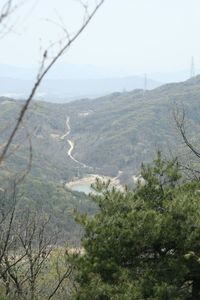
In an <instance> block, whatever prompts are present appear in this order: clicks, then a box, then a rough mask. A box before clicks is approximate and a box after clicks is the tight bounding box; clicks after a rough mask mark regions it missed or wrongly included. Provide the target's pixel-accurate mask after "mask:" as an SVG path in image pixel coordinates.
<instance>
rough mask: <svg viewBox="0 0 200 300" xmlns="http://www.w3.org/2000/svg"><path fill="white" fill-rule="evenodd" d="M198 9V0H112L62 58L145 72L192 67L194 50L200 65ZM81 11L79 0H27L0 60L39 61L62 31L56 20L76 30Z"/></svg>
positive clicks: (19, 63)
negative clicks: (42, 52)
mask: <svg viewBox="0 0 200 300" xmlns="http://www.w3.org/2000/svg"><path fill="white" fill-rule="evenodd" d="M16 2H18V1H17V0H16ZM89 3H91V5H92V3H93V4H94V3H95V1H91V0H90V1H89ZM199 11H200V2H199V0H190V1H188V0H168V1H161V0H148V1H147V0H135V1H133V0H107V1H105V4H104V5H103V7H102V8H101V9H100V10H99V12H98V13H97V15H96V16H95V18H94V20H93V21H92V23H91V24H90V25H89V26H88V28H87V29H86V30H85V32H84V33H83V34H82V35H81V37H80V38H79V40H78V41H77V42H76V43H75V44H73V46H72V47H71V49H70V50H69V51H68V53H66V54H65V56H63V57H62V62H67V63H70V64H81V65H84V64H88V65H94V66H97V67H101V68H110V69H118V70H120V68H121V69H123V70H125V72H127V74H140V73H146V72H147V73H149V72H150V73H151V72H173V71H180V70H185V69H189V64H190V58H191V56H194V57H195V66H196V68H199V67H200V41H199V39H198V31H199V30H198V29H199V28H200V18H199ZM82 14H83V11H82V9H81V6H80V3H79V2H78V1H76V0H67V1H66V0H57V1H56V2H55V1H53V0H48V1H47V0H43V1H35V0H28V1H26V2H25V3H24V4H23V5H22V7H20V9H19V10H18V11H17V12H16V13H15V15H14V17H13V16H12V17H11V20H10V22H11V23H13V22H14V24H15V26H14V27H13V28H14V30H13V32H10V33H9V34H8V35H6V36H5V37H4V38H3V39H1V41H0V43H1V56H0V64H9V65H16V66H23V67H29V66H33V67H36V66H37V65H38V64H39V58H40V54H41V50H40V49H41V48H42V49H45V47H47V46H48V44H49V42H50V41H55V40H57V39H59V38H60V37H61V36H62V34H63V32H61V30H60V28H59V26H57V25H56V24H55V23H59V24H61V23H62V25H63V26H64V27H66V28H67V29H68V30H69V32H72V31H74V30H75V29H77V28H78V27H79V26H80V24H81V21H82ZM47 19H48V21H47ZM61 20H62V21H61Z"/></svg>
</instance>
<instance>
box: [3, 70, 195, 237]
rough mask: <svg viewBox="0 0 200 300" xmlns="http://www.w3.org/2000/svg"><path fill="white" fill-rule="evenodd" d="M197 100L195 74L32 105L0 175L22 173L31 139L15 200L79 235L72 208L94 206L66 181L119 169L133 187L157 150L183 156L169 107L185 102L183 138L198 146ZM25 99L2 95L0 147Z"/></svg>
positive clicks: (121, 177)
mask: <svg viewBox="0 0 200 300" xmlns="http://www.w3.org/2000/svg"><path fill="white" fill-rule="evenodd" d="M199 100H200V77H199V76H197V77H195V78H193V79H191V80H188V81H186V82H182V83H176V84H168V85H164V86H162V87H160V88H157V89H155V90H152V91H146V92H145V94H144V92H143V91H142V90H135V91H133V92H128V93H115V94H112V95H108V96H107V97H102V98H98V99H96V100H89V99H85V100H81V101H76V102H72V103H68V104H50V103H47V102H33V103H32V104H31V106H30V108H29V110H28V112H27V114H26V118H25V120H24V122H23V124H22V125H21V128H20V130H19V131H18V134H17V136H16V138H15V140H14V141H13V144H12V147H11V148H10V153H9V156H8V158H7V159H6V161H5V162H4V163H3V164H2V165H1V169H0V174H1V176H2V178H5V176H6V177H8V176H11V175H12V176H13V175H15V174H17V176H19V175H20V174H21V173H23V172H24V170H26V169H27V165H28V162H29V154H30V141H31V144H32V154H33V160H32V167H31V171H30V174H29V176H28V178H27V179H26V181H25V182H24V183H23V184H22V186H20V189H19V195H20V203H21V204H19V205H21V207H26V206H27V207H35V208H36V209H37V210H39V211H44V212H46V213H48V214H49V215H51V216H52V223H51V224H52V225H51V226H55V228H57V229H58V231H60V232H64V234H63V236H64V235H65V236H66V235H67V236H68V237H69V236H71V237H74V239H76V238H77V237H78V236H79V237H80V229H79V228H78V227H77V226H75V223H74V221H73V216H72V211H73V209H74V208H78V209H80V210H82V211H87V212H90V211H94V206H93V207H91V203H90V202H89V201H88V199H87V197H86V196H85V195H84V194H81V193H77V192H72V191H69V190H67V189H66V187H65V183H66V182H68V181H71V180H74V179H75V178H76V179H77V178H80V177H84V176H87V175H88V174H99V175H109V176H113V177H115V176H117V174H118V171H119V170H120V171H121V173H120V180H121V183H122V184H123V183H128V184H131V183H132V176H133V175H135V174H137V173H138V170H139V166H140V164H141V162H148V161H151V160H152V158H153V157H154V155H155V152H156V151H157V149H160V150H162V151H163V152H165V153H166V154H171V153H173V155H174V154H180V153H181V154H183V151H185V150H184V149H183V143H182V140H181V137H180V135H179V133H178V132H177V130H176V126H175V122H174V120H173V116H172V111H173V109H174V107H175V105H178V106H180V107H182V106H184V108H185V110H186V112H187V122H188V123H187V132H188V136H189V137H190V140H191V141H192V143H194V144H195V143H198V137H199V132H200V118H199V116H200V101H199ZM22 104H23V102H21V101H14V100H12V99H7V98H3V97H2V98H0V130H1V134H0V147H3V145H4V143H5V141H6V140H7V137H8V135H9V133H10V131H11V129H12V127H13V124H14V121H15V120H16V119H17V117H18V113H19V110H20V107H21V105H22ZM66 121H67V122H68V123H66ZM69 126H70V130H69ZM67 133H68V135H67ZM68 140H70V143H71V144H70V143H69V141H68ZM72 144H73V146H74V148H73V149H72V150H71V152H70V155H72V156H71V157H70V155H69V153H68V152H69V149H70V147H71V146H72ZM70 145H71V146H70ZM72 158H73V159H72ZM183 158H185V157H183ZM187 158H188V156H187ZM76 160H77V161H76ZM86 165H87V166H86ZM22 194H23V196H21V195H22Z"/></svg>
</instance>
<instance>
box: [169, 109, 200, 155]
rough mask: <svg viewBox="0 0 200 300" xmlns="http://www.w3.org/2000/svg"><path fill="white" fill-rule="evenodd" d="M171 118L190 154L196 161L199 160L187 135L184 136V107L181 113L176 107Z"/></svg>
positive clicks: (199, 153) (196, 151) (197, 153)
mask: <svg viewBox="0 0 200 300" xmlns="http://www.w3.org/2000/svg"><path fill="white" fill-rule="evenodd" d="M173 117H174V120H175V122H176V126H177V129H178V130H179V132H180V134H181V136H182V138H183V141H184V143H185V145H186V146H187V147H188V148H189V149H190V150H191V152H192V153H193V154H194V155H195V156H196V157H197V158H198V159H200V152H199V151H198V150H197V149H196V148H195V147H194V146H193V145H192V144H191V143H190V141H189V140H188V138H187V134H186V130H185V124H186V119H185V110H184V107H183V108H182V111H181V112H180V110H179V109H178V108H177V107H176V110H174V111H173Z"/></svg>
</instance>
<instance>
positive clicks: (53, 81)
mask: <svg viewBox="0 0 200 300" xmlns="http://www.w3.org/2000/svg"><path fill="white" fill-rule="evenodd" d="M36 74H37V70H36V69H34V68H21V67H15V66H8V65H2V64H1V65H0V95H3V96H7V97H11V98H14V99H24V98H25V97H26V96H27V95H28V93H29V92H30V90H31V87H32V85H33V83H34V77H35V76H36ZM187 78H188V72H186V71H182V72H170V73H152V74H149V75H148V78H147V89H148V90H151V89H154V88H156V87H158V86H160V85H162V84H163V83H167V82H177V81H184V80H186V79H187ZM144 81H145V80H144V76H143V75H142V76H140V75H138V76H131V75H130V72H129V74H128V73H127V72H126V71H125V70H122V69H114V70H113V69H105V68H99V67H94V66H90V65H85V66H82V65H73V64H58V65H56V66H55V67H54V68H53V69H52V71H51V72H50V73H49V74H48V76H47V77H46V78H45V80H44V82H43V83H42V84H41V86H40V87H39V89H38V91H37V94H36V97H35V98H36V99H38V100H44V101H50V102H61V103H64V102H70V101H73V100H77V99H81V98H96V97H100V96H104V95H107V94H110V93H113V92H122V91H127V92H129V91H132V90H134V89H143V88H144V85H145V84H144Z"/></svg>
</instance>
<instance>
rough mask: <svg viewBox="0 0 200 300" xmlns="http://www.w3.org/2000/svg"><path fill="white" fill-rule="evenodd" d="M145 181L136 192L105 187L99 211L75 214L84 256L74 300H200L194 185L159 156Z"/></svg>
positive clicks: (199, 219) (199, 220)
mask: <svg viewBox="0 0 200 300" xmlns="http://www.w3.org/2000/svg"><path fill="white" fill-rule="evenodd" d="M142 176H143V178H144V179H145V183H143V184H139V186H138V187H137V188H136V190H135V191H126V192H120V191H116V190H115V189H112V190H110V189H106V186H105V185H103V186H102V190H101V194H97V195H93V200H94V201H95V202H96V203H97V204H98V206H99V211H98V213H97V214H96V215H95V216H93V217H90V216H87V215H81V214H79V215H78V216H77V220H78V222H79V223H80V224H81V225H82V226H83V227H84V229H85V236H84V238H83V246H84V248H85V251H86V254H85V255H83V256H80V257H78V258H77V259H76V263H77V268H78V276H77V281H78V283H79V285H80V289H79V291H78V292H77V293H76V295H75V296H74V298H75V299H79V300H86V299H101V300H106V299H121V300H122V299H123V300H125V299H137V300H138V299H149V300H150V299H151V300H159V299H160V300H161V299H162V300H163V299H170V300H173V299H174V300H175V299H176V300H183V299H195V300H197V299H199V297H200V285H199V282H200V264H199V262H198V259H197V257H198V255H199V254H200V242H199V238H200V206H199V183H192V182H191V183H181V175H180V172H179V169H178V164H177V161H176V160H173V161H170V162H168V161H166V160H164V159H163V158H162V156H161V154H160V153H158V156H157V158H156V159H155V161H154V163H153V164H152V165H148V166H144V165H143V166H142ZM98 188H99V182H98Z"/></svg>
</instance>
